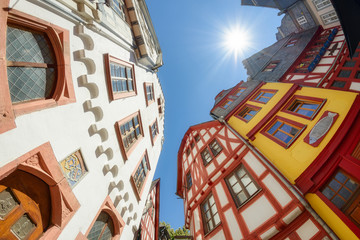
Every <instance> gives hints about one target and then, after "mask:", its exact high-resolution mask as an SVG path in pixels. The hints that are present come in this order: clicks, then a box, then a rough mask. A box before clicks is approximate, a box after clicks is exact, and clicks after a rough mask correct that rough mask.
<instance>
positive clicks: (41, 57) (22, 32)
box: [6, 26, 57, 103]
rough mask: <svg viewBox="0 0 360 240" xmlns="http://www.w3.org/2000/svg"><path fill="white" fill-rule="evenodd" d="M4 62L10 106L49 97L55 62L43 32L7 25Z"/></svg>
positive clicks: (54, 78)
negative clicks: (5, 61) (5, 64)
mask: <svg viewBox="0 0 360 240" xmlns="http://www.w3.org/2000/svg"><path fill="white" fill-rule="evenodd" d="M6 60H7V74H8V81H9V89H10V95H11V101H12V102H13V103H20V102H24V101H30V100H36V99H46V98H51V96H52V94H53V92H54V88H55V86H56V72H57V71H56V59H55V55H54V52H53V49H52V47H51V44H50V40H49V38H48V37H47V35H46V34H45V33H41V32H36V31H30V30H26V29H23V28H21V29H20V28H18V27H16V26H8V27H7V39H6Z"/></svg>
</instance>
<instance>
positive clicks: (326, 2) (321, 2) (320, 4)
mask: <svg viewBox="0 0 360 240" xmlns="http://www.w3.org/2000/svg"><path fill="white" fill-rule="evenodd" d="M312 2H313V4H314V6H315V7H316V9H317V10H318V11H319V10H321V9H324V8H327V7H328V6H331V2H330V0H312Z"/></svg>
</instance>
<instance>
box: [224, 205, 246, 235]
mask: <svg viewBox="0 0 360 240" xmlns="http://www.w3.org/2000/svg"><path fill="white" fill-rule="evenodd" d="M224 215H225V218H226V222H227V223H228V224H229V230H230V234H231V237H232V239H233V240H241V239H243V235H242V233H241V230H240V226H239V224H238V222H237V221H236V217H235V215H234V212H233V210H232V209H231V208H230V209H229V210H227V211H226V212H224Z"/></svg>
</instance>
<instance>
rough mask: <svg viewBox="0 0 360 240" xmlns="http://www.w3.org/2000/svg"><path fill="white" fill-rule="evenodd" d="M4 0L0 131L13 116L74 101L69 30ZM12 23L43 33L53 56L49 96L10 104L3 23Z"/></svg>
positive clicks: (1, 3) (2, 26) (9, 124)
mask: <svg viewBox="0 0 360 240" xmlns="http://www.w3.org/2000/svg"><path fill="white" fill-rule="evenodd" d="M8 7H9V6H8V1H0V9H1V10H0V20H1V21H0V29H3V30H4V29H5V31H1V33H0V38H1V39H2V40H1V41H0V49H3V50H4V51H0V59H4V61H0V96H1V98H0V109H2V112H1V118H0V133H3V132H6V131H8V130H10V129H13V128H15V127H16V124H15V117H16V116H19V115H22V114H27V113H31V112H34V111H38V110H41V109H45V108H50V107H55V106H60V105H65V104H69V103H73V102H76V98H75V92H74V86H73V81H72V75H71V64H70V62H71V57H70V36H69V31H68V30H66V29H63V28H61V27H59V26H56V25H54V24H50V23H49V22H46V21H43V20H41V19H39V18H37V17H34V16H31V15H28V14H26V13H23V12H20V11H17V10H14V9H9V8H8ZM8 24H12V25H16V26H19V27H22V28H26V29H28V30H30V31H37V32H41V33H44V34H46V35H47V37H48V38H49V40H50V45H51V48H52V49H53V51H54V54H55V58H56V67H55V68H56V71H57V73H56V86H55V87H54V89H55V90H54V92H53V94H52V96H51V97H50V98H49V99H37V100H31V101H27V102H21V103H17V104H13V103H12V101H11V97H10V91H9V83H8V76H7V61H6V51H5V50H6V39H7V31H6V28H7V25H8Z"/></svg>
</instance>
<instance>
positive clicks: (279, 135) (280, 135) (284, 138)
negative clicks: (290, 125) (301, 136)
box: [274, 131, 292, 143]
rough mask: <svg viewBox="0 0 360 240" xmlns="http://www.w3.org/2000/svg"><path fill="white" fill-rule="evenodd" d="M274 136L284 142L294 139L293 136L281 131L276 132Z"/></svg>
mask: <svg viewBox="0 0 360 240" xmlns="http://www.w3.org/2000/svg"><path fill="white" fill-rule="evenodd" d="M274 137H276V138H277V139H279V140H280V141H282V142H284V143H289V142H290V140H291V139H292V137H290V136H288V135H286V134H285V133H283V132H279V131H278V132H276V133H275V134H274Z"/></svg>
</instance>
